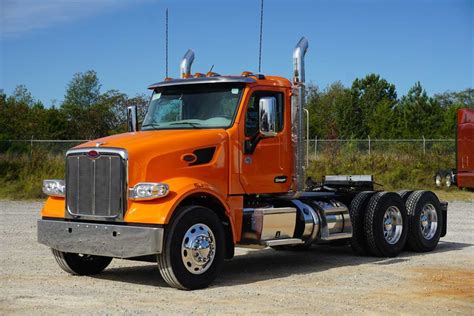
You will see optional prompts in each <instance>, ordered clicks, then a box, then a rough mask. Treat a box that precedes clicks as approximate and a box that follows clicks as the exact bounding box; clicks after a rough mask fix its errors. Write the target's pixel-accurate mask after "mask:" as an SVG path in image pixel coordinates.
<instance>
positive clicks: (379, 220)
mask: <svg viewBox="0 0 474 316" xmlns="http://www.w3.org/2000/svg"><path fill="white" fill-rule="evenodd" d="M390 209H392V210H396V211H397V214H398V216H399V222H400V225H401V227H399V228H401V230H400V229H399V230H398V232H399V233H398V235H396V236H394V237H393V238H396V239H395V241H394V242H393V243H391V242H389V241H388V240H387V239H386V237H385V235H384V216H385V215H386V212H388V211H389V210H390ZM397 226H398V225H397ZM364 230H365V234H366V239H367V245H368V249H369V252H370V253H371V254H372V255H373V256H376V257H395V256H397V255H398V254H399V253H400V252H401V251H402V250H403V247H404V246H405V243H406V240H407V233H408V218H407V211H406V207H405V203H403V200H402V198H401V197H400V196H399V195H398V194H396V193H393V192H377V193H376V194H374V195H373V196H372V198H371V199H370V201H369V205H368V207H367V211H366V213H365V219H364Z"/></svg>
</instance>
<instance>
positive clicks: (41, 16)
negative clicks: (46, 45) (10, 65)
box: [0, 0, 132, 37]
mask: <svg viewBox="0 0 474 316" xmlns="http://www.w3.org/2000/svg"><path fill="white" fill-rule="evenodd" d="M131 2H132V1H131V0H121V1H119V0H0V6H1V7H0V20H1V22H0V33H1V36H2V37H15V36H18V35H21V34H23V33H26V32H28V31H32V30H35V29H40V28H46V27H51V26H54V25H57V24H61V23H67V22H71V21H74V20H77V19H81V18H84V17H88V16H93V15H97V14H100V13H103V12H105V11H108V10H112V9H116V8H120V7H124V6H126V5H129V4H130V3H131Z"/></svg>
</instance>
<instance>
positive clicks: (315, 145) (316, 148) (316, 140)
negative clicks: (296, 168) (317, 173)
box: [314, 135, 318, 159]
mask: <svg viewBox="0 0 474 316" xmlns="http://www.w3.org/2000/svg"><path fill="white" fill-rule="evenodd" d="M317 156H318V135H316V138H315V139H314V159H316V157H317Z"/></svg>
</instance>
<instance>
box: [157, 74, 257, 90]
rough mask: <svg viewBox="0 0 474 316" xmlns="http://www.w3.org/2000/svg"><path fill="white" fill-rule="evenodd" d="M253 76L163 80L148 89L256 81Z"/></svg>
mask: <svg viewBox="0 0 474 316" xmlns="http://www.w3.org/2000/svg"><path fill="white" fill-rule="evenodd" d="M255 82H257V81H256V80H255V79H253V78H249V77H240V76H219V77H199V78H189V79H173V80H169V81H161V82H157V83H154V84H152V85H150V86H148V89H150V90H153V89H156V88H161V87H170V86H178V85H188V84H203V83H255Z"/></svg>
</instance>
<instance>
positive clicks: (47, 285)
mask: <svg viewBox="0 0 474 316" xmlns="http://www.w3.org/2000/svg"><path fill="white" fill-rule="evenodd" d="M40 208H41V203H39V202H7V201H0V314H13V313H15V314H17V313H20V314H38V313H39V314H53V313H54V314H56V313H68V314H71V313H80V314H117V313H123V314H135V313H137V314H143V313H153V314H157V313H159V314H183V313H185V314H190V313H196V314H209V313H210V314H217V313H226V314H250V313H260V314H267V313H284V314H315V313H316V314H323V313H324V314H326V313H344V314H348V313H350V312H356V313H369V314H381V313H384V314H385V313H389V314H433V313H437V314H445V313H447V312H448V313H453V314H471V315H472V311H473V309H474V247H473V245H474V233H473V231H472V230H473V228H474V203H468V202H452V203H450V207H449V219H448V235H447V236H446V237H445V238H443V239H442V242H440V244H439V246H438V248H437V250H436V251H434V252H432V253H428V254H416V253H408V252H407V253H403V254H402V255H401V256H400V257H398V258H393V259H376V258H365V257H357V256H355V255H353V254H352V252H351V249H350V248H349V247H347V246H340V247H328V246H319V247H315V248H313V249H311V250H309V251H307V252H299V253H294V252H293V253H291V252H277V251H274V250H271V249H266V250H260V251H255V250H246V249H239V250H238V251H237V256H236V257H235V258H234V259H233V260H232V261H229V262H227V263H226V265H225V268H224V271H223V273H222V275H221V276H220V278H219V279H218V280H217V281H216V282H215V283H214V285H213V286H212V287H211V288H209V289H205V290H200V291H194V292H185V291H178V290H175V289H171V288H169V287H167V286H166V284H165V283H164V281H163V280H162V279H161V277H160V274H159V272H158V270H157V268H156V266H155V265H154V264H150V263H137V262H132V261H125V260H114V261H113V262H112V264H111V265H110V267H109V268H108V269H107V270H105V271H104V272H103V273H102V274H100V275H98V276H95V277H75V276H70V275H68V274H66V273H65V272H63V271H62V270H61V269H60V268H59V266H58V265H57V264H56V262H55V261H54V259H53V256H52V254H51V252H50V251H49V249H47V248H46V247H45V246H42V245H39V244H38V243H37V242H36V219H37V217H38V211H39V209H40Z"/></svg>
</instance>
